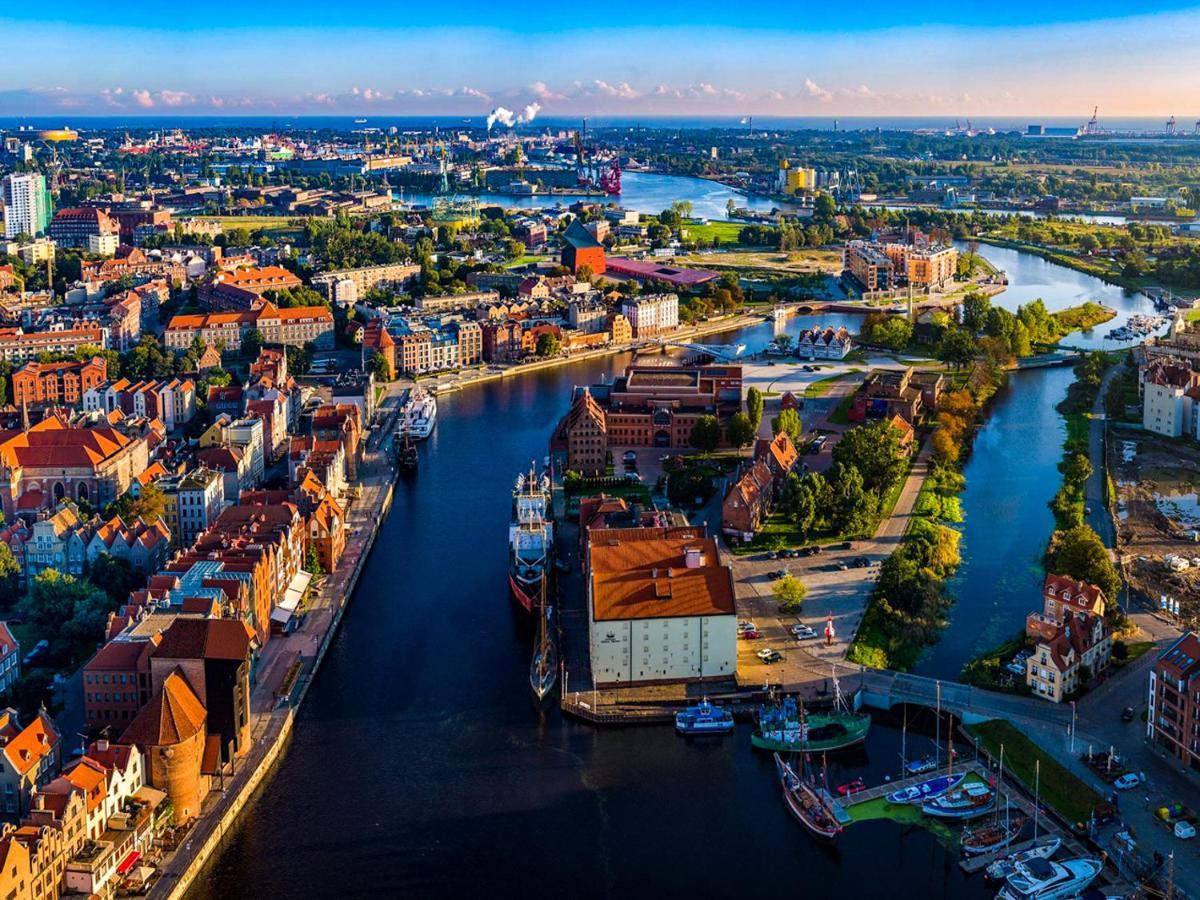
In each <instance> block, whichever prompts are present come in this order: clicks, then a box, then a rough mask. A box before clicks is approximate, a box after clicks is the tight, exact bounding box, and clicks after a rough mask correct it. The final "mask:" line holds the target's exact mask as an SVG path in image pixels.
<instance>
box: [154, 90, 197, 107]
mask: <svg viewBox="0 0 1200 900" xmlns="http://www.w3.org/2000/svg"><path fill="white" fill-rule="evenodd" d="M158 99H159V100H161V101H162V103H163V105H164V106H183V105H185V104H188V105H190V104H191V103H192V102H193V101H194V100H195V98H194V97H193V96H192V95H191V94H189V93H188V92H187V91H159V92H158Z"/></svg>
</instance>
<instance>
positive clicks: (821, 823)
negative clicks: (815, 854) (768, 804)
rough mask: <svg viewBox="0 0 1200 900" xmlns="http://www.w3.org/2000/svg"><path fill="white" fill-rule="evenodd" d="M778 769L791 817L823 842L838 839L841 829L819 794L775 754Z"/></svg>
mask: <svg viewBox="0 0 1200 900" xmlns="http://www.w3.org/2000/svg"><path fill="white" fill-rule="evenodd" d="M775 769H776V771H778V772H779V783H780V786H781V787H782V789H783V800H784V803H786V804H787V808H788V812H790V813H791V814H792V817H793V818H795V820H796V821H797V822H799V823H800V824H801V825H803V826H804V827H805V828H807V829H808V830H809V832H810V833H812V834H813V835H815V836H816V837H819V838H821V839H822V840H827V841H831V840H833V839H834V838H835V837H837V836H838V834H839V833H840V832H841V830H842V826H841V825H840V824H839V823H838V820H837V816H836V814H835V813H834V811H833V810H832V809H831V808H830V806H829V803H828V801H826V800H825V799H824V798H823V797H822V796H821V794H820V792H818V791H817V789H816V788H815V787H814V786H813V785H811V784H809V783H808V782H807V781H806V780H804V779H803V778H801V777H800V776H799V775H797V774H796V772H795V770H794V769H792V767H791V766H789V765H788V764H787V763H785V762H784V761H783V760H782V759H780V758H779V754H778V753H776V754H775Z"/></svg>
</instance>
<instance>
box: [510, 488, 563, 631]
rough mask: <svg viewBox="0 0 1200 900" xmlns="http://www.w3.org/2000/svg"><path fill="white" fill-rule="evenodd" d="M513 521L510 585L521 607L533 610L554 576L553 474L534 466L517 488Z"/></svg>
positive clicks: (514, 494)
mask: <svg viewBox="0 0 1200 900" xmlns="http://www.w3.org/2000/svg"><path fill="white" fill-rule="evenodd" d="M512 497H513V503H512V522H511V523H510V524H509V526H508V586H509V590H510V592H511V593H512V596H513V599H514V600H516V601H517V603H518V604H520V606H521V608H522V609H524V610H525V611H526V612H528V613H532V612H533V609H534V605H535V598H537V597H540V596H541V592H542V587H543V582H544V581H545V580H546V579H547V578H549V577H550V568H551V556H552V555H553V550H554V522H553V521H552V518H551V513H552V511H551V506H550V477H549V476H548V475H542V476H540V477H539V476H538V474H537V472H536V471H535V470H534V469H533V468H532V467H530V470H529V472H528V474H523V475H518V476H517V481H516V485H515V486H514V488H513V493H512Z"/></svg>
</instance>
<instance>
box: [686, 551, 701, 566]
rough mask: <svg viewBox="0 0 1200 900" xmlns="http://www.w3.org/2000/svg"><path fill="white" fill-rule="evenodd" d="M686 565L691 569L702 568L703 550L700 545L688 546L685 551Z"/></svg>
mask: <svg viewBox="0 0 1200 900" xmlns="http://www.w3.org/2000/svg"><path fill="white" fill-rule="evenodd" d="M683 558H684V565H686V566H687V568H689V569H698V568H700V562H701V550H700V548H699V547H688V548H686V549H685V550H684V551H683Z"/></svg>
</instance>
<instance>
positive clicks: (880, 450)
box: [833, 419, 905, 494]
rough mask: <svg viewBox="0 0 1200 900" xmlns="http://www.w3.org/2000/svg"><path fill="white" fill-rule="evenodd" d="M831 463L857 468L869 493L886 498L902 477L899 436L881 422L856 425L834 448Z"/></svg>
mask: <svg viewBox="0 0 1200 900" xmlns="http://www.w3.org/2000/svg"><path fill="white" fill-rule="evenodd" d="M833 461H834V462H835V463H842V464H844V465H845V466H852V467H854V468H856V469H857V470H858V471H859V472H860V473H861V475H862V480H863V485H864V487H865V488H866V489H867V490H868V491H875V492H876V493H878V494H886V493H887V492H888V490H889V489H891V487H892V485H894V484H895V483H896V482H897V481H898V480H899V479H900V476H901V475H903V474H904V469H905V456H904V453H903V451H902V450H901V449H900V432H899V431H897V430H896V428H895V427H894V426H893V425H892V424H891V422H887V421H884V420H882V419H881V420H877V421H875V422H871V423H869V424H867V425H857V426H855V427H854V428H851V429H849V430H847V431H846V433H845V434H843V435H842V437H841V440H839V441H838V442H837V444H835V445H834V448H833Z"/></svg>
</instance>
